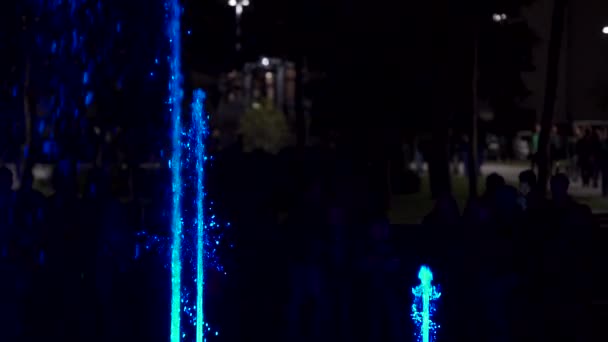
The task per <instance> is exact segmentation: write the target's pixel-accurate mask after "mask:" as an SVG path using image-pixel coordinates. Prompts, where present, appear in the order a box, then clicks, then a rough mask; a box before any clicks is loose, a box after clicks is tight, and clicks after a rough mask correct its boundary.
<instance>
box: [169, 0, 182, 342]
mask: <svg viewBox="0 0 608 342" xmlns="http://www.w3.org/2000/svg"><path fill="white" fill-rule="evenodd" d="M166 6H167V12H168V13H167V14H168V27H167V36H168V38H169V43H170V46H171V53H170V56H169V64H170V75H171V77H170V81H169V101H168V102H169V112H170V115H171V118H172V120H173V134H172V136H173V155H172V157H171V164H170V167H171V172H172V190H173V213H172V227H171V228H172V239H173V241H172V245H171V329H170V331H171V332H170V341H171V342H179V341H180V337H181V336H182V334H181V317H180V316H181V276H182V261H181V254H182V239H183V235H182V224H183V220H182V216H181V199H182V191H183V190H182V177H181V158H182V146H181V136H182V123H181V106H182V98H183V89H182V74H181V48H182V47H181V38H180V37H181V34H180V32H181V31H180V30H181V14H182V7H181V5H180V3H179V0H170V1H169V3H168V4H166Z"/></svg>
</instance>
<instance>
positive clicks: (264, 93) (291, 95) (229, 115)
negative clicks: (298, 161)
mask: <svg viewBox="0 0 608 342" xmlns="http://www.w3.org/2000/svg"><path fill="white" fill-rule="evenodd" d="M219 91H220V93H221V99H220V101H219V104H218V108H217V113H214V114H215V115H212V126H213V128H214V131H215V133H214V134H215V135H216V137H217V138H218V139H219V140H220V145H222V146H227V145H230V144H232V143H234V142H236V140H237V135H238V128H239V123H240V120H241V118H242V116H243V114H244V113H245V112H246V111H247V110H249V109H250V108H253V106H256V105H257V104H262V103H270V104H272V106H273V107H274V108H275V109H277V110H279V111H281V112H282V113H284V114H285V115H286V117H287V121H288V123H289V125H290V127H291V128H294V127H295V98H296V96H295V91H296V69H295V65H294V63H292V62H289V61H285V60H282V59H279V58H267V57H262V58H260V59H259V60H258V61H255V62H249V63H246V64H245V65H244V66H243V68H242V70H239V71H232V72H230V73H227V74H225V75H222V77H220V80H219Z"/></svg>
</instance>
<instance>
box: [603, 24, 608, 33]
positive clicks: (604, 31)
mask: <svg viewBox="0 0 608 342" xmlns="http://www.w3.org/2000/svg"><path fill="white" fill-rule="evenodd" d="M602 33H603V34H606V35H608V26H604V28H603V29H602Z"/></svg>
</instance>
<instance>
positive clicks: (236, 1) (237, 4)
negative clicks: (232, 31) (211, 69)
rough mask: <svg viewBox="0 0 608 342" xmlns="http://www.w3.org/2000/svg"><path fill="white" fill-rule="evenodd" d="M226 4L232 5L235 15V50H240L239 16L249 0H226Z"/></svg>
mask: <svg viewBox="0 0 608 342" xmlns="http://www.w3.org/2000/svg"><path fill="white" fill-rule="evenodd" d="M228 5H229V6H230V7H234V14H235V15H236V51H240V50H241V16H242V15H243V10H244V9H245V7H247V6H249V0H228Z"/></svg>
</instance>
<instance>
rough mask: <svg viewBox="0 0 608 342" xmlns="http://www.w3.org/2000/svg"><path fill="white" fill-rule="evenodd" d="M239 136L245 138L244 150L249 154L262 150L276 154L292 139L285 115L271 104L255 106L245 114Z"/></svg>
mask: <svg viewBox="0 0 608 342" xmlns="http://www.w3.org/2000/svg"><path fill="white" fill-rule="evenodd" d="M239 134H240V135H242V137H243V148H244V150H245V151H247V152H251V151H254V150H258V149H261V150H263V151H265V152H268V153H272V154H276V153H278V152H279V151H280V150H281V149H282V148H283V147H285V146H286V145H287V144H288V143H289V141H290V139H291V132H290V130H289V126H288V124H287V118H286V117H285V114H283V113H282V112H281V111H279V110H277V109H276V108H274V106H273V105H272V104H271V103H269V102H265V103H262V104H255V105H254V106H253V107H252V108H251V109H250V110H248V111H247V112H245V114H244V115H243V117H242V118H241V122H240V127H239Z"/></svg>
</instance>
